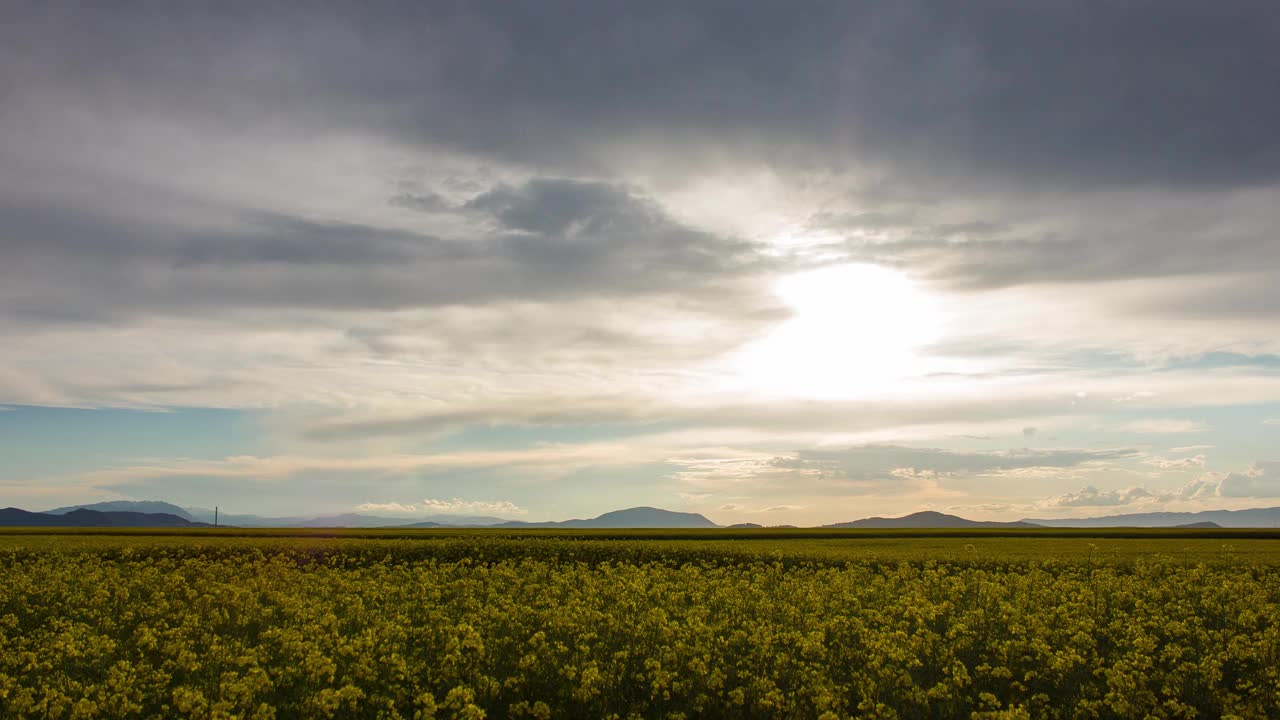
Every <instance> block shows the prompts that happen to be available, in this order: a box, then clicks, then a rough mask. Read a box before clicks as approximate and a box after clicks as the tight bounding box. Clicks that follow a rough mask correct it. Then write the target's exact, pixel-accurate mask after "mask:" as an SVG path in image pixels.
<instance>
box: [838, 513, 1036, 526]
mask: <svg viewBox="0 0 1280 720" xmlns="http://www.w3.org/2000/svg"><path fill="white" fill-rule="evenodd" d="M823 527H828V528H875V529H884V530H888V529H899V528H1033V527H1036V526H1035V525H1032V524H1031V523H1029V522H989V521H983V520H966V519H964V518H962V517H959V516H956V515H947V514H945V513H940V512H933V511H931V510H930V511H925V512H918V513H912V514H910V515H904V516H902V517H898V518H884V517H869V518H865V519H863V520H854V521H853V522H844V523H835V524H833V525H823Z"/></svg>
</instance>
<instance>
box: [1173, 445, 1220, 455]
mask: <svg viewBox="0 0 1280 720" xmlns="http://www.w3.org/2000/svg"><path fill="white" fill-rule="evenodd" d="M1214 447H1216V446H1214V445H1182V446H1180V447H1175V448H1169V452H1175V453H1183V452H1193V451H1195V450H1212V449H1213V448H1214Z"/></svg>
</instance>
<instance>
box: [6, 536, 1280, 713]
mask: <svg viewBox="0 0 1280 720" xmlns="http://www.w3.org/2000/svg"><path fill="white" fill-rule="evenodd" d="M566 542H570V541H566ZM636 542H639V541H636ZM387 547H388V546H385V545H375V544H373V543H372V541H370V543H361V542H353V543H350V544H348V545H346V546H344V547H343V548H340V549H330V550H326V551H324V552H318V553H308V552H305V551H300V550H298V549H296V548H292V549H283V550H281V549H276V550H274V551H272V550H271V548H270V547H267V545H266V544H265V541H264V544H263V547H262V548H258V547H254V546H253V545H252V544H251V543H242V544H240V545H237V546H235V547H234V548H225V549H222V550H217V549H211V548H207V547H206V548H201V549H199V550H198V551H196V550H192V551H188V552H183V551H172V552H170V551H157V552H133V551H123V552H122V551H118V549H113V548H111V546H110V540H109V539H103V541H102V548H101V551H100V552H88V551H81V552H47V551H46V552H26V551H11V552H8V553H0V717H5V718H134V717H137V718H173V717H189V718H232V717H242V718H264V719H265V718H295V717H308V718H310V717H317V718H325V717H332V718H348V717H350V718H432V717H436V718H481V717H489V718H505V717H528V718H550V717H575V718H577V717H581V718H595V717H601V718H604V717H617V718H628V717H643V718H650V717H653V718H696V717H714V718H772V717H797V718H827V719H828V720H829V719H831V718H846V717H881V718H893V717H901V718H947V717H966V718H970V717H971V718H1000V717H1005V718H1016V717H1037V718H1038V717H1072V718H1075V717H1086V718H1087V717H1096V718H1141V717H1150V716H1154V717H1186V718H1191V717H1228V716H1232V715H1234V716H1239V717H1280V670H1278V667H1280V654H1278V653H1280V569H1278V568H1273V567H1266V566H1250V565H1240V566H1234V567H1231V566H1208V565H1202V564H1201V565H1184V564H1179V563H1174V562H1153V563H1137V564H1133V565H1115V566H1098V565H1094V564H1092V563H1088V562H1084V561H1076V562H1062V563H1056V564H1034V563H1024V564H1018V563H1010V564H1004V565H991V566H983V565H982V564H980V563H968V564H965V563H957V562H940V563H935V562H918V563H899V564H891V563H869V562H867V563H847V564H842V565H821V564H806V563H793V564H784V563H781V562H775V561H771V560H769V559H767V558H760V559H750V558H744V557H741V556H740V557H735V558H731V559H721V560H715V559H712V558H701V559H694V560H690V559H689V558H687V557H676V558H668V559H665V560H664V559H637V557H636V553H637V552H639V551H637V550H636V549H635V548H634V547H632V546H631V544H630V543H618V544H615V545H611V546H607V548H606V549H605V550H602V549H601V547H600V546H599V545H598V544H597V545H596V546H592V548H591V549H589V551H588V555H590V557H588V558H570V557H568V555H569V554H571V550H569V549H566V548H567V547H568V546H566V547H562V548H560V550H559V551H558V552H557V554H556V555H555V556H545V557H543V556H535V557H530V556H529V554H528V553H525V552H524V549H526V547H525V546H523V545H521V544H520V543H516V542H510V541H491V542H488V543H481V544H480V545H478V546H476V548H475V549H476V552H475V553H474V554H475V555H476V558H474V559H472V558H458V557H455V555H456V554H457V553H456V552H455V550H456V548H454V549H453V550H450V551H449V552H448V553H445V555H446V556H444V557H430V556H429V554H430V553H429V552H428V551H425V550H424V549H423V548H424V547H428V546H426V545H424V544H422V543H416V544H415V543H405V544H403V545H393V546H390V547H391V549H390V550H388V549H387ZM441 547H445V546H441ZM608 548H612V549H613V552H615V554H616V556H617V557H618V558H619V559H617V560H610V559H609V558H608V557H606V556H605V555H603V553H605V552H606V550H607V549H608ZM264 549H266V550H268V551H267V552H264V551H263V550H264Z"/></svg>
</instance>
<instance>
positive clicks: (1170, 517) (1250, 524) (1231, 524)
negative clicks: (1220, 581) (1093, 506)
mask: <svg viewBox="0 0 1280 720" xmlns="http://www.w3.org/2000/svg"><path fill="white" fill-rule="evenodd" d="M1022 522H1026V523H1032V524H1034V525H1046V526H1049V527H1079V528H1096V527H1178V526H1180V525H1197V524H1199V523H1205V522H1209V523H1214V524H1216V525H1218V526H1219V527H1224V528H1280V507H1271V508H1250V509H1248V510H1203V511H1201V512H1149V513H1130V514H1127V515H1108V516H1105V517H1091V518H1064V519H1058V520H1037V519H1032V518H1027V519H1024V520H1023V521H1022Z"/></svg>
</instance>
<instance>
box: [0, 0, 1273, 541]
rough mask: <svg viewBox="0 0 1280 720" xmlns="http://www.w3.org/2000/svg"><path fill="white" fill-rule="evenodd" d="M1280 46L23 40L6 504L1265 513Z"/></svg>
mask: <svg viewBox="0 0 1280 720" xmlns="http://www.w3.org/2000/svg"><path fill="white" fill-rule="evenodd" d="M1278 32H1280V6H1277V5H1272V4H1269V3H1261V2H1220V3H1210V2H1202V1H1199V0H1197V1H1196V2H1180V1H1177V0H1174V1H1168V0H1160V1H1154V0H1153V1H1150V2H1125V3H1084V2H1077V1H1072V2H1056V1H1051V2H1035V3H1016V2H974V3H951V2H941V1H938V2H911V1H902V0H894V1H892V2H890V1H885V2H848V3H845V2H841V3H798V4H797V3H778V2H756V1H748V2H700V3H685V2H664V1H657V2H625V3H624V2H607V1H606V2H600V1H590V2H531V3H515V2H511V3H508V2H425V3H423V2H403V3H384V2H369V3H348V4H330V3H325V4H313V3H283V2H282V3H276V2H271V3H240V2H227V3H185V2H176V3H142V2H140V3H100V4H93V3H91V4H72V3H62V2H23V1H16V2H7V3H5V4H4V7H3V8H2V9H0V507H3V506H10V505H12V506H18V507H24V508H28V509H35V510H42V509H47V508H51V507H55V506H60V505H68V504H73V503H88V502H95V501H102V500H117V499H133V500H151V499H155V500H166V501H169V502H173V503H176V504H178V505H183V506H197V507H212V506H214V505H218V506H220V507H221V508H222V509H223V510H224V511H231V512H241V513H257V514H263V515H296V514H306V513H338V512H364V513H369V514H376V515H382V516H404V517H414V516H420V515H427V514H438V513H450V512H453V513H465V514H471V515H476V514H483V515H498V516H501V517H508V518H512V519H521V520H531V521H532V520H550V519H563V518H569V517H590V516H594V515H598V514H600V513H602V512H605V511H609V510H614V509H617V508H623V507H629V506H634V505H652V506H658V507H663V508H668V509H671V510H681V511H688V512H699V513H703V514H705V515H706V516H708V517H709V518H711V519H712V520H715V521H716V522H719V523H732V522H756V523H761V524H765V525H771V524H784V523H785V524H794V525H812V524H821V523H830V522H839V521H846V520H852V519H856V518H860V517H866V516H869V515H900V514H905V513H909V512H914V511H919V510H938V511H943V512H949V513H954V514H959V515H963V516H965V517H969V518H973V519H993V520H1011V519H1017V518H1022V517H1082V516H1097V515H1109V514H1115V513H1126V512H1143V511H1150V510H1205V509H1219V508H1228V509H1237V508H1246V507H1260V506H1275V505H1280V450H1277V447H1278V445H1280V237H1277V230H1276V228H1277V226H1278V224H1280V131H1277V128H1280V82H1277V80H1278V79H1280V53H1277V52H1276V51H1275V38H1276V36H1277V33H1278Z"/></svg>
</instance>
